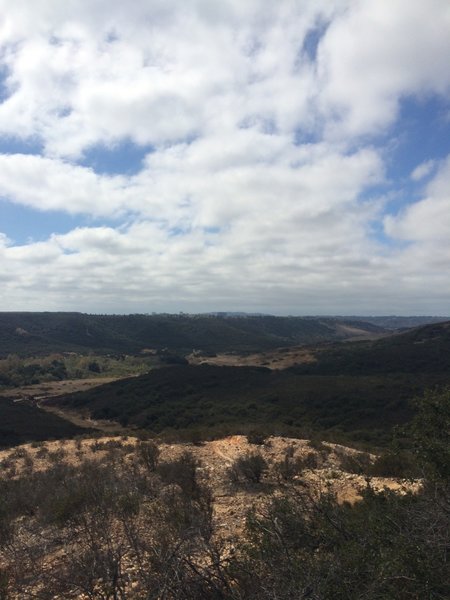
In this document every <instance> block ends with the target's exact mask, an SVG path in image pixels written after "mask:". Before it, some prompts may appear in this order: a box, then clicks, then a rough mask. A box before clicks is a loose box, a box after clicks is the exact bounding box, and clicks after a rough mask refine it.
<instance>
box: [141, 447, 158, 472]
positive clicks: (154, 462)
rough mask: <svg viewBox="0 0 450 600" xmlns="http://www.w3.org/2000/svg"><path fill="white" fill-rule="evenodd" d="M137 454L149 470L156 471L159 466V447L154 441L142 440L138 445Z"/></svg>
mask: <svg viewBox="0 0 450 600" xmlns="http://www.w3.org/2000/svg"><path fill="white" fill-rule="evenodd" d="M136 452H137V455H138V457H139V459H140V461H141V463H142V464H143V465H145V467H146V469H147V470H148V471H155V469H156V467H157V466H158V460H159V454H160V452H159V448H158V446H157V445H156V444H155V443H154V442H140V443H139V444H138V445H137V446H136Z"/></svg>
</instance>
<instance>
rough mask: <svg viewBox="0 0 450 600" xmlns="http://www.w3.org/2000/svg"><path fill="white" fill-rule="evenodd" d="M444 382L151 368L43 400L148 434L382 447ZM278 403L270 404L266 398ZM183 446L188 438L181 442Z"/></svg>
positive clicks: (445, 377) (436, 379)
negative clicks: (430, 388) (316, 437)
mask: <svg viewBox="0 0 450 600" xmlns="http://www.w3.org/2000/svg"><path fill="white" fill-rule="evenodd" d="M449 379H450V375H446V374H443V375H442V376H440V375H439V376H432V377H431V376H430V377H422V376H421V375H414V374H407V375H406V374H395V375H387V376H384V375H378V376H325V375H324V376H318V375H300V374H297V373H296V372H294V371H292V370H285V371H270V370H269V369H265V368H257V367H216V366H207V365H202V366H200V367H195V366H180V367H171V368H170V369H169V368H167V369H157V370H154V371H152V372H150V373H148V374H146V375H142V376H140V377H133V378H130V379H124V380H121V381H117V382H114V383H111V384H108V385H105V386H101V387H98V388H95V389H91V390H88V391H86V392H80V393H77V394H71V395H70V396H66V397H60V398H57V399H54V400H50V401H49V404H55V405H61V406H62V407H67V408H70V409H75V410H80V411H83V412H88V413H89V414H90V415H91V416H92V417H93V418H94V419H113V420H118V421H120V422H126V423H127V424H128V425H129V426H133V427H138V428H140V429H148V430H149V431H151V432H153V433H161V432H167V431H168V430H172V431H174V430H175V431H179V432H180V435H182V434H183V435H184V432H187V431H192V430H197V431H204V432H205V433H206V435H207V437H210V436H220V435H226V434H228V433H241V434H247V433H248V432H249V429H250V430H251V429H257V430H258V431H259V432H260V433H261V434H263V435H266V436H267V435H271V434H275V435H289V436H292V437H309V436H310V435H311V432H314V431H316V432H321V433H320V435H322V436H324V434H325V436H326V437H328V439H330V440H331V441H336V442H341V441H347V443H348V442H349V441H350V442H354V441H363V442H371V443H372V444H376V445H383V444H386V443H387V442H388V441H389V439H390V435H391V433H390V431H391V428H392V427H393V426H395V425H397V424H402V423H405V422H407V421H408V420H409V419H410V418H411V416H412V415H413V407H412V406H411V405H410V403H409V400H410V399H411V398H413V397H414V396H416V395H418V394H420V393H421V392H423V390H424V389H425V388H426V387H427V385H429V384H430V382H433V383H437V382H439V381H440V382H445V381H449ZM275 394H276V396H277V399H278V400H277V402H276V403H272V402H267V401H266V399H267V397H273V395H275ZM186 439H187V438H186Z"/></svg>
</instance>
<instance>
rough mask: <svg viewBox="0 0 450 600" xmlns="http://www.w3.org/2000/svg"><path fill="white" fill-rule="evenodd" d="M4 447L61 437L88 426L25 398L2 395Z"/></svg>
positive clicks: (0, 426) (0, 438) (0, 423)
mask: <svg viewBox="0 0 450 600" xmlns="http://www.w3.org/2000/svg"><path fill="white" fill-rule="evenodd" d="M0 417H1V418H0V448H7V447H10V446H15V445H16V444H22V443H24V442H29V441H42V440H49V439H53V440H59V439H65V438H69V437H73V436H75V435H79V434H82V433H87V430H86V429H82V428H81V427H77V426H76V425H73V424H72V423H70V422H68V421H66V420H65V419H62V418H61V417H58V416H56V415H53V414H51V413H48V412H46V411H43V410H41V409H39V408H38V407H36V406H32V405H30V404H27V403H25V402H23V401H21V402H19V401H17V400H16V399H12V398H5V397H1V396H0Z"/></svg>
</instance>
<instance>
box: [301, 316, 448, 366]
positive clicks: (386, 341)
mask: <svg viewBox="0 0 450 600" xmlns="http://www.w3.org/2000/svg"><path fill="white" fill-rule="evenodd" d="M315 358H316V362H314V363H311V362H310V363H309V364H304V365H301V366H298V367H296V368H295V369H296V371H297V372H301V373H315V374H318V373H320V374H327V375H332V374H348V375H358V374H376V373H377V374H380V373H422V374H432V373H447V374H449V375H450V321H447V322H444V323H435V324H431V325H425V326H423V327H417V328H415V329H411V330H408V331H406V332H403V333H401V334H395V335H392V336H389V337H385V338H382V339H379V340H375V341H370V342H356V343H352V344H334V345H330V346H327V347H324V348H322V349H319V350H318V351H317V352H316V353H315Z"/></svg>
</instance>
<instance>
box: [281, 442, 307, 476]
mask: <svg viewBox="0 0 450 600" xmlns="http://www.w3.org/2000/svg"><path fill="white" fill-rule="evenodd" d="M304 468H305V464H304V461H302V459H301V458H300V457H296V458H295V457H294V455H293V452H292V447H289V448H287V449H286V451H285V453H284V456H283V458H282V459H281V460H280V461H278V462H276V463H275V473H276V475H277V478H278V479H279V480H280V479H281V480H284V481H291V480H292V479H293V478H294V477H295V476H297V475H300V474H301V472H302V471H303V469H304Z"/></svg>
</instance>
